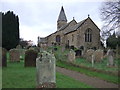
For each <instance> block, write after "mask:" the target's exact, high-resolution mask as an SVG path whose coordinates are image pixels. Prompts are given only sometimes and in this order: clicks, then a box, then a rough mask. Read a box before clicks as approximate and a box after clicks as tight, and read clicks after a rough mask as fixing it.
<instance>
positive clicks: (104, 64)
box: [75, 58, 119, 72]
mask: <svg viewBox="0 0 120 90" xmlns="http://www.w3.org/2000/svg"><path fill="white" fill-rule="evenodd" d="M118 61H119V60H116V59H115V60H114V63H115V64H116V65H117V66H118V65H119V63H118ZM75 64H78V65H82V66H87V67H92V64H91V62H88V61H86V59H83V58H77V59H76V62H75ZM117 66H116V67H112V68H110V67H108V66H107V58H105V59H103V60H102V62H99V63H95V64H94V67H93V68H96V69H100V70H104V71H113V72H115V71H118V69H119V68H118V67H117Z"/></svg>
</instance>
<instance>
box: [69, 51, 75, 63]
mask: <svg viewBox="0 0 120 90" xmlns="http://www.w3.org/2000/svg"><path fill="white" fill-rule="evenodd" d="M74 61H75V52H74V51H73V50H72V49H71V50H70V52H69V53H68V62H74Z"/></svg>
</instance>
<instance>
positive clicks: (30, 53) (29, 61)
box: [24, 50, 37, 67]
mask: <svg viewBox="0 0 120 90" xmlns="http://www.w3.org/2000/svg"><path fill="white" fill-rule="evenodd" d="M36 58H37V52H36V51H34V50H26V51H25V63H24V66H25V67H35V66H36Z"/></svg>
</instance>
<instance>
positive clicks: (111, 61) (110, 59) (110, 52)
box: [107, 49, 114, 66]
mask: <svg viewBox="0 0 120 90" xmlns="http://www.w3.org/2000/svg"><path fill="white" fill-rule="evenodd" d="M113 55H114V53H113V50H111V49H109V50H108V51H107V57H108V64H107V65H108V66H113V65H114V59H113Z"/></svg>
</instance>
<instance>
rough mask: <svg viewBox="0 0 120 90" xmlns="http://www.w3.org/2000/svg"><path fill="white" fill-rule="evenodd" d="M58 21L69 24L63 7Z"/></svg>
mask: <svg viewBox="0 0 120 90" xmlns="http://www.w3.org/2000/svg"><path fill="white" fill-rule="evenodd" d="M58 21H65V22H67V18H66V15H65V12H64V8H63V6H62V7H61V11H60V14H59V17H58Z"/></svg>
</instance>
